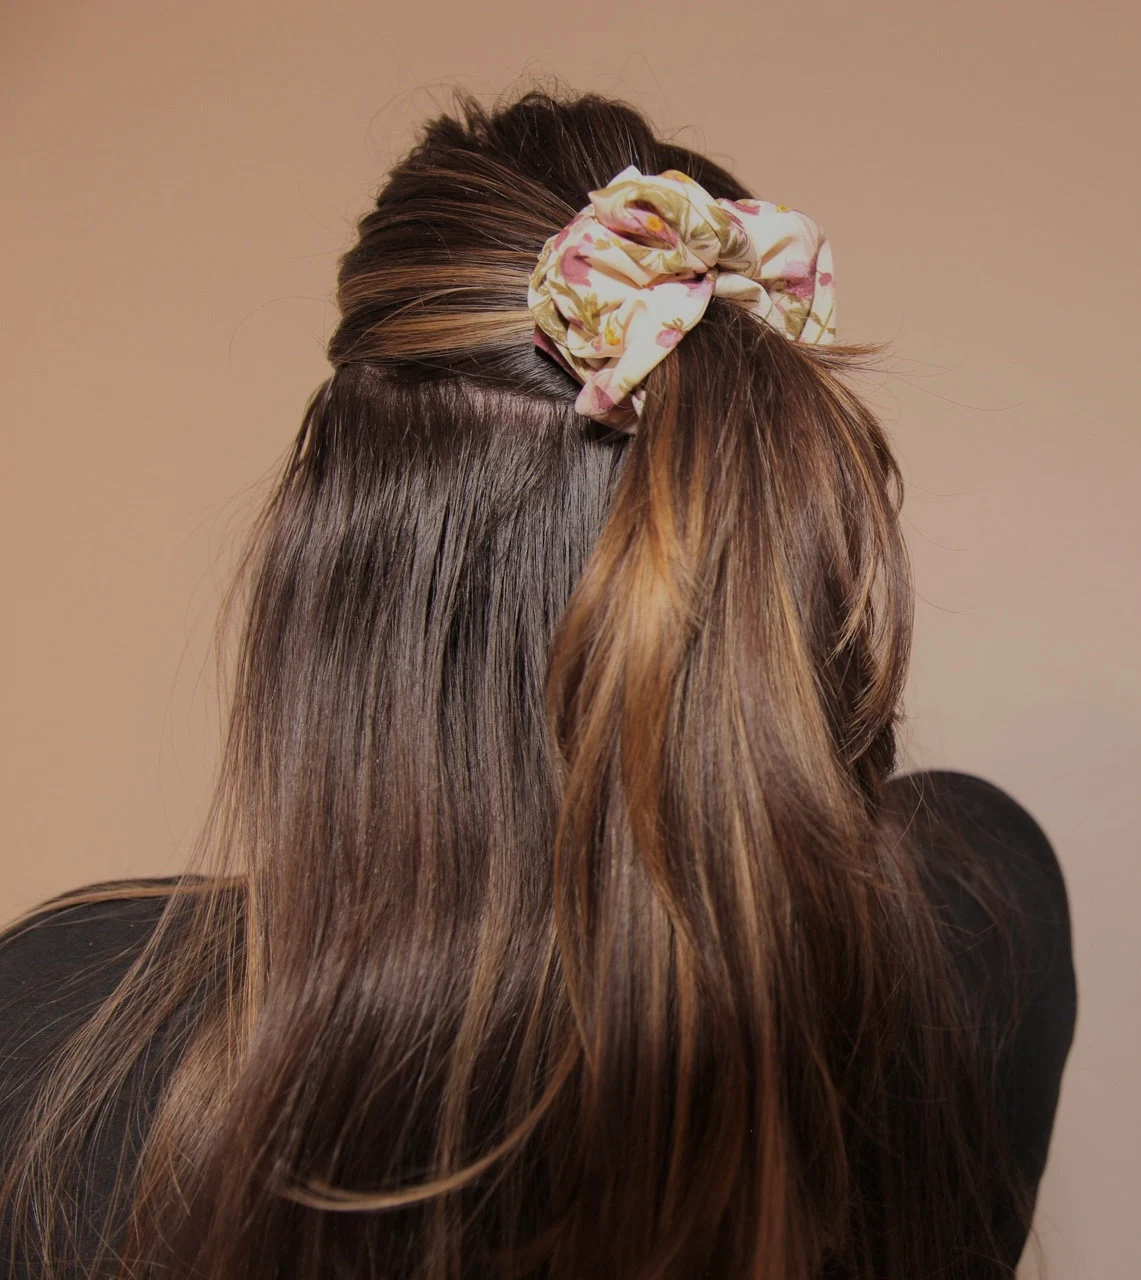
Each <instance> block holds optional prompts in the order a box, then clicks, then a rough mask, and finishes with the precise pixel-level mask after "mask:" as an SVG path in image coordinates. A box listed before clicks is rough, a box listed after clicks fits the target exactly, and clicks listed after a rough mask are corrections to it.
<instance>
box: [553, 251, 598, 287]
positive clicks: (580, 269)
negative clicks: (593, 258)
mask: <svg viewBox="0 0 1141 1280" xmlns="http://www.w3.org/2000/svg"><path fill="white" fill-rule="evenodd" d="M559 266H560V267H561V269H562V273H563V279H564V280H565V281H566V282H567V284H589V283H590V270H591V267H590V260H589V259H588V258H586V257H584V256H583V253H582V250H581V249H580V248H579V247H578V245H577V244H572V245H571V247H570V248H569V249H567V250H566V251H565V252H564V253H563V256H562V258H560V260H559Z"/></svg>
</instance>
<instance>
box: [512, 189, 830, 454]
mask: <svg viewBox="0 0 1141 1280" xmlns="http://www.w3.org/2000/svg"><path fill="white" fill-rule="evenodd" d="M714 296H716V297H719V298H725V299H726V300H728V301H730V302H733V303H735V304H737V305H738V306H742V307H745V308H746V309H747V310H749V311H751V312H753V314H755V315H757V316H758V317H759V318H760V319H762V320H764V321H766V322H767V323H769V324H771V325H772V326H773V327H774V328H776V329H777V330H778V331H779V332H780V333H782V334H784V335H785V337H787V338H790V339H792V340H795V341H800V342H813V343H827V342H831V341H832V340H833V338H834V337H835V333H836V329H835V324H834V319H833V317H834V312H835V303H834V300H833V280H832V251H831V248H830V246H829V244H828V241H827V240H826V239H825V238H824V235H823V233H822V232H821V230H820V228H819V227H818V226H817V225H816V224H815V223H814V222H813V221H812V219H811V218H809V217H807V216H806V215H805V214H803V213H798V212H797V211H796V210H795V209H789V208H787V207H785V206H784V205H776V204H771V203H769V202H768V201H767V200H715V199H714V198H713V197H712V196H711V195H710V194H709V192H708V191H706V190H705V188H704V187H702V186H701V185H700V184H699V183H697V182H695V181H694V180H693V179H692V178H690V177H687V176H686V175H685V174H684V173H679V172H678V171H677V170H676V169H667V170H666V171H665V172H664V173H660V174H657V175H646V174H642V173H641V172H639V170H638V169H637V168H635V166H634V165H630V166H628V167H627V168H625V169H623V170H622V172H621V173H619V174H617V175H616V176H615V177H614V178H612V179H611V181H610V182H609V183H608V184H607V185H606V186H605V187H602V188H601V189H600V190H598V191H592V192H590V204H588V205H587V206H586V207H585V208H584V209H581V210H580V211H579V212H578V213H577V214H575V216H574V217H573V218H572V219H571V220H570V222H569V223H567V225H566V226H565V227H563V229H562V230H561V231H559V232H558V233H557V234H556V235H553V236H551V238H550V239H549V240H548V241H547V242H546V244H545V245H544V246H543V248H542V251H541V252H540V254H539V260H538V262H537V264H536V266H535V270H534V271H533V273H532V275H531V281H530V287H529V288H528V290H527V306H528V307H529V309H530V311H531V313H532V315H533V316H534V317H535V345H536V346H538V347H541V348H542V349H543V350H545V351H547V352H548V353H549V354H551V355H552V356H554V357H555V358H556V359H557V360H559V362H560V363H561V364H563V365H564V366H565V367H566V368H567V369H568V370H569V371H570V372H571V373H572V374H573V375H574V376H575V377H577V378H578V379H579V380H580V381H581V382H582V383H583V388H582V390H581V391H580V392H579V395H578V398H577V399H576V401H575V410H576V411H577V412H578V413H580V414H582V415H584V416H585V417H588V418H593V419H595V420H596V421H598V422H603V423H606V424H607V425H608V426H615V427H619V428H621V429H623V430H627V431H632V430H633V429H634V427H635V426H636V424H637V417H638V415H639V414H641V412H642V402H643V400H644V397H645V393H644V391H643V390H642V389H641V383H642V381H643V380H644V379H645V377H646V375H647V374H648V373H649V372H650V370H651V369H653V368H654V366H655V365H656V364H658V362H659V361H661V360H664V359H665V357H666V356H667V355H668V354H669V352H670V351H671V350H672V349H673V348H674V347H675V346H677V344H678V343H679V342H680V341H681V339H682V338H683V337H684V336H685V334H686V333H688V332H689V330H690V329H692V328H693V327H694V325H696V324H697V322H698V321H699V320H700V319H701V317H702V316H703V315H704V314H705V309H706V307H707V306H708V305H709V300H710V298H711V297H714Z"/></svg>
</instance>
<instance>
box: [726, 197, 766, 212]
mask: <svg viewBox="0 0 1141 1280" xmlns="http://www.w3.org/2000/svg"><path fill="white" fill-rule="evenodd" d="M725 203H726V204H731V205H732V206H733V208H734V209H740V210H741V212H742V213H760V211H761V202H760V201H759V200H726V202H725Z"/></svg>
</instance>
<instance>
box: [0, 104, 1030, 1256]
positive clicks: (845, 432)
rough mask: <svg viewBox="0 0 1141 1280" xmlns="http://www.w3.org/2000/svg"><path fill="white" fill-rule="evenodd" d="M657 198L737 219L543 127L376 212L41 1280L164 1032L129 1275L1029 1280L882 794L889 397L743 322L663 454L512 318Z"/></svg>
mask: <svg viewBox="0 0 1141 1280" xmlns="http://www.w3.org/2000/svg"><path fill="white" fill-rule="evenodd" d="M629 164H635V165H637V166H638V167H639V168H640V169H642V170H643V171H644V172H648V173H657V172H661V171H662V170H664V169H668V168H676V169H680V170H682V171H684V172H685V173H687V174H689V175H690V176H692V177H693V178H695V179H696V180H697V181H698V182H700V183H701V184H702V185H703V186H705V187H706V188H707V189H708V190H709V191H710V192H711V193H712V194H713V195H714V196H718V197H729V198H739V197H742V196H745V195H747V194H751V193H750V192H749V191H747V189H746V188H745V187H743V186H742V185H741V184H740V183H739V182H738V181H737V180H736V179H734V178H733V177H732V176H731V175H729V174H728V173H726V172H725V171H724V170H723V169H721V168H719V167H718V166H716V165H714V164H712V163H711V162H709V161H708V160H706V159H704V158H703V157H701V156H699V155H696V154H694V153H692V152H689V151H686V150H684V149H682V148H679V147H677V146H673V145H670V144H668V143H666V142H663V141H662V140H660V139H658V138H657V137H656V136H655V135H654V133H653V132H652V130H651V128H650V127H649V125H648V124H647V122H646V121H645V120H644V119H643V117H642V116H641V115H640V114H638V113H637V112H636V111H634V110H632V109H631V108H629V107H627V106H624V105H622V104H620V103H615V102H611V101H608V100H605V99H601V98H598V97H584V98H577V99H576V98H563V99H560V98H556V97H552V96H548V95H545V94H540V93H531V94H528V95H526V96H524V97H523V98H522V99H520V100H518V101H516V102H513V103H511V104H509V105H507V106H505V107H502V108H501V109H499V110H497V111H495V112H493V113H487V112H485V111H484V110H482V109H481V108H480V107H479V106H478V105H476V103H475V102H474V101H472V100H471V99H466V98H463V99H461V100H460V104H459V107H458V109H457V112H456V114H455V115H445V116H442V117H441V118H439V119H437V120H435V121H433V122H432V123H430V124H429V125H428V126H427V127H426V128H425V130H424V132H423V136H422V139H421V141H420V143H419V144H418V145H417V147H416V148H415V150H414V151H413V152H412V153H411V154H410V155H409V156H408V157H407V158H406V159H405V160H404V161H402V162H401V163H400V164H399V165H397V166H396V168H395V169H394V170H393V172H392V173H391V174H390V175H389V177H388V179H387V181H386V183H385V185H384V187H383V188H382V190H381V192H380V194H379V197H378V199H377V203H376V207H375V209H373V210H372V211H370V212H369V213H368V214H367V215H366V216H365V217H363V218H362V219H361V221H360V224H359V238H358V241H357V243H356V244H355V245H354V247H353V248H352V249H350V250H349V252H348V253H346V255H345V256H344V258H343V260H342V263H341V269H340V274H339V281H338V301H339V304H340V308H341V313H342V319H341V322H340V325H339V327H338V329H337V331H336V333H335V334H334V335H333V338H332V340H331V342H330V347H329V354H330V359H331V362H332V364H333V366H334V373H333V375H332V377H331V378H330V379H329V380H328V381H327V382H326V383H325V384H324V385H323V386H322V387H321V388H319V389H318V391H317V392H316V393H315V395H314V396H313V398H312V400H311V402H310V404H309V407H308V409H307V412H306V414H305V419H304V423H303V425H302V429H301V432H300V434H299V436H298V438H297V441H296V444H295V447H294V449H293V450H292V453H291V455H290V457H289V458H288V460H287V463H286V466H285V468H284V470H283V473H282V475H281V478H280V483H279V484H278V486H277V487H276V489H275V491H274V493H273V494H272V496H271V498H270V500H269V502H268V503H267V504H266V507H265V510H264V512H263V514H262V517H261V519H260V521H259V523H258V525H257V528H256V530H255V533H254V537H253V539H252V541H251V544H250V549H249V552H248V555H247V558H246V561H245V565H244V574H243V576H242V577H241V578H240V580H239V582H240V586H239V587H236V588H235V597H234V599H235V600H238V599H240V601H241V607H242V615H241V616H242V618H243V632H242V636H241V645H240V649H239V663H238V668H237V672H236V679H235V686H234V699H233V711H232V718H231V723H230V730H229V736H228V741H227V745H226V752H225V756H224V760H223V765H222V770H221V775H220V779H219V786H218V790H217V794H216V797H215V801H214V806H213V809H212V811H211V815H210V820H209V822H208V823H207V825H206V827H205V829H204V831H203V836H202V840H201V850H200V854H201V857H200V865H201V867H203V868H206V869H208V870H210V871H211V872H212V874H213V878H212V879H209V880H206V881H204V882H195V881H189V880H188V881H187V885H186V887H185V890H184V891H183V892H181V893H179V894H176V895H175V896H174V898H173V899H172V901H171V905H170V907H169V909H168V910H167V912H166V915H165V916H164V920H163V923H162V924H161V925H160V928H159V930H158V932H157V933H156V934H155V936H154V938H153V939H152V940H151V943H150V944H149V945H148V947H147V949H146V951H145V952H144V954H143V955H142V957H141V959H140V960H139V962H138V963H137V964H136V965H135V966H134V968H133V969H132V971H131V973H130V974H129V975H128V978H127V979H126V981H125V982H124V984H123V985H122V987H121V988H120V989H119V991H118V992H117V993H116V996H115V997H114V999H113V1000H112V1001H111V1002H109V1003H108V1004H107V1005H106V1006H104V1007H103V1008H102V1009H101V1010H100V1011H99V1012H98V1014H97V1015H96V1016H95V1017H94V1018H93V1020H92V1022H91V1023H90V1024H89V1025H88V1027H87V1028H86V1029H85V1030H84V1031H83V1032H82V1033H81V1034H80V1036H79V1037H77V1039H76V1040H75V1042H74V1043H73V1045H72V1047H71V1049H70V1051H69V1054H68V1056H67V1057H66V1059H65V1060H64V1061H63V1062H62V1063H61V1065H60V1066H59V1067H58V1068H57V1070H56V1071H55V1073H54V1075H53V1077H52V1080H51V1081H50V1083H49V1086H48V1087H47V1088H46V1090H45V1091H44V1094H43V1096H42V1098H41V1100H40V1105H39V1107H38V1109H37V1112H36V1114H35V1116H34V1117H33V1118H32V1122H31V1123H30V1125H29V1131H28V1135H27V1147H26V1150H25V1153H24V1159H23V1160H22V1162H21V1164H20V1166H19V1169H18V1171H16V1172H14V1173H12V1174H10V1176H9V1178H8V1181H7V1184H6V1196H7V1204H8V1206H9V1209H10V1211H11V1212H12V1213H13V1214H14V1216H15V1218H16V1220H17V1221H18V1222H21V1223H23V1224H24V1228H25V1234H24V1237H23V1239H24V1245H23V1246H22V1247H24V1248H25V1249H26V1251H27V1252H28V1253H29V1254H30V1255H32V1256H37V1257H38V1258H39V1259H40V1261H39V1263H38V1265H39V1268H40V1269H39V1271H38V1274H41V1275H63V1274H65V1269H66V1265H67V1258H68V1238H67V1230H66V1224H67V1222H68V1208H67V1204H66V1202H65V1201H61V1199H60V1196H59V1189H60V1188H61V1187H62V1186H63V1185H64V1180H65V1177H66V1174H65V1172H64V1170H65V1169H66V1168H67V1167H68V1163H69V1161H74V1160H77V1159H79V1158H80V1156H81V1153H82V1148H83V1143H84V1141H85V1135H87V1134H89V1133H90V1132H91V1129H92V1126H94V1125H97V1124H98V1123H99V1122H100V1117H101V1116H105V1115H106V1108H107V1107H108V1106H109V1105H110V1102H111V1100H113V1098H114V1096H115V1093H116V1092H117V1090H118V1089H119V1088H120V1087H122V1085H123V1083H124V1081H126V1080H127V1079H128V1077H129V1074H130V1072H131V1070H132V1069H133V1067H134V1065H135V1064H136V1063H137V1062H138V1060H139V1059H140V1056H141V1055H142V1054H143V1053H144V1051H145V1049H146V1046H147V1045H148V1044H150V1043H151V1042H152V1039H153V1037H154V1036H155V1035H156V1033H158V1032H159V1031H160V1030H162V1029H165V1032H166V1034H167V1036H168V1040H169V1042H170V1043H171V1044H172V1045H173V1046H174V1048H175V1049H176V1050H177V1052H173V1051H172V1058H171V1064H172V1065H171V1067H170V1069H169V1071H168V1072H167V1073H166V1075H165V1076H164V1081H163V1092H162V1094H161V1099H160V1105H159V1107H158V1110H157V1114H156V1115H155V1116H154V1117H153V1118H152V1119H151V1120H150V1122H149V1123H148V1125H147V1128H146V1143H145V1148H144V1149H143V1151H142V1154H141V1157H140V1158H139V1159H137V1160H135V1159H134V1158H132V1159H131V1160H129V1161H125V1162H124V1166H123V1179H122V1186H121V1200H122V1204H123V1206H124V1210H123V1214H122V1216H121V1218H119V1219H116V1220H115V1222H114V1223H113V1224H111V1225H110V1226H109V1228H108V1237H109V1243H110V1244H111V1245H113V1247H114V1253H116V1254H117V1255H118V1258H119V1261H118V1262H117V1263H115V1264H114V1265H112V1261H113V1259H112V1257H111V1254H110V1253H108V1255H107V1257H106V1258H105V1260H104V1261H105V1262H106V1263H107V1264H108V1265H109V1266H110V1267H111V1274H121V1275H123V1276H129V1277H142V1276H151V1275H159V1274H161V1275H163V1276H165V1277H171V1278H185V1280H189V1278H190V1277H209V1278H210V1280H223V1278H226V1280H230V1278H232V1277H236V1276H242V1277H250V1278H261V1277H264V1278H265V1280H269V1277H274V1278H275V1280H281V1278H282V1277H297V1278H298V1280H300V1278H302V1277H305V1278H312V1280H316V1278H317V1277H329V1276H353V1277H359V1276H375V1277H385V1278H386V1280H397V1278H399V1277H407V1278H409V1280H411V1278H412V1277H416V1278H417V1280H460V1278H463V1280H467V1278H468V1277H471V1278H473V1280H474V1278H475V1277H496V1278H502V1280H507V1278H509V1277H510V1278H514V1277H523V1276H545V1277H550V1278H552V1280H584V1278H585V1277H595V1276H606V1277H608V1278H611V1280H633V1278H634V1277H639V1278H642V1277H655V1278H661V1280H672V1278H676V1280H692V1278H693V1277H698V1276H710V1277H718V1278H721V1277H755V1278H757V1280H761V1278H762V1277H763V1280H809V1278H819V1280H823V1278H825V1277H829V1278H832V1280H839V1278H840V1277H852V1278H855V1277H861V1278H864V1277H882V1278H883V1280H918V1278H919V1277H924V1276H934V1275H939V1276H940V1277H943V1278H944V1280H953V1278H954V1280H966V1278H967V1277H971V1278H975V1277H992V1276H993V1277H997V1276H1008V1275H1010V1274H1011V1270H1010V1267H1009V1265H1008V1263H1005V1262H1003V1261H1002V1260H1000V1258H999V1257H998V1256H997V1254H998V1251H999V1245H998V1243H997V1241H996V1239H995V1236H994V1230H993V1228H994V1225H995V1223H996V1221H997V1220H998V1217H999V1215H1000V1213H1009V1212H1011V1206H1012V1205H1013V1206H1014V1209H1013V1211H1014V1212H1015V1213H1016V1214H1017V1213H1018V1212H1023V1213H1024V1212H1025V1206H1024V1204H1023V1200H1022V1198H1021V1193H1020V1190H1019V1188H1018V1186H1017V1183H1016V1180H1015V1179H1014V1176H1013V1174H1012V1173H1011V1172H1010V1171H1009V1170H1010V1165H1009V1162H1008V1157H1007V1153H1006V1152H1005V1149H1004V1146H1003V1142H1002V1138H1001V1135H1000V1133H999V1132H998V1130H997V1129H996V1127H995V1125H994V1122H993V1116H992V1114H991V1112H992V1105H991V1101H990V1098H991V1089H992V1085H991V1082H989V1081H988V1080H987V1079H986V1078H985V1073H984V1072H983V1070H982V1068H981V1067H980V1056H979V1053H978V1046H977V1044H975V1043H974V1041H973V1040H972V1038H971V1036H970V1034H969V1030H968V1029H967V1027H966V1021H965V1011H964V1007H963V1003H962V1000H961V998H960V992H959V987H958V985H957V982H956V978H955V975H954V972H953V969H952V965H951V962H950V958H949V953H948V947H947V941H946V938H945V936H944V934H943V932H942V930H941V926H940V922H939V920H938V919H937V917H936V915H935V913H934V911H933V908H932V907H931V905H930V902H929V899H928V896H927V894H926V893H925V891H924V889H925V886H924V883H923V877H922V873H921V868H920V866H919V865H918V862H917V859H916V855H915V853H914V851H913V850H912V848H911V845H910V843H909V841H908V839H907V838H906V831H905V821H906V815H901V814H900V813H898V812H895V811H894V810H893V808H892V806H891V805H889V804H888V803H887V801H886V792H885V782H886V780H887V778H888V776H889V774H890V773H891V771H892V769H893V767H894V763H895V730H896V727H897V723H898V719H899V714H900V712H899V707H900V699H901V694H902V689H903V682H904V678H905V674H906V668H907V660H908V652H909V641H910V627H911V607H912V597H911V587H910V581H909V575H908V566H907V559H906V554H905V550H904V545H903V541H902V537H901V533H900V529H899V522H898V515H899V506H900V502H901V499H902V486H901V483H900V476H899V472H898V470H897V467H896V464H895V461H894V459H893V457H892V454H891V451H890V448H889V445H888V442H887V440H886V439H885V437H884V434H883V432H882V430H881V428H880V426H879V425H878V423H877V422H876V420H875V418H874V417H873V416H872V415H871V413H870V412H869V411H868V409H867V408H866V407H865V405H864V404H863V403H862V401H861V400H860V398H859V397H858V396H857V395H856V394H855V393H854V392H853V390H852V389H851V385H850V380H848V379H846V378H845V374H846V373H847V371H848V370H849V369H850V368H852V367H853V366H855V365H858V364H859V362H860V361H861V359H862V357H863V356H864V355H865V354H866V353H864V352H862V351H861V350H859V349H853V348H832V349H825V348H807V347H802V346H800V345H799V344H796V343H793V342H790V341H788V340H786V339H785V338H784V337H783V336H782V335H780V334H778V333H776V332H775V331H773V330H771V329H769V328H768V327H766V326H765V325H763V324H761V323H760V322H758V321H756V320H755V319H754V318H752V317H751V316H749V315H747V314H745V313H744V312H743V311H741V310H740V309H737V308H734V307H732V306H731V305H729V304H726V303H723V302H721V301H717V300H715V301H714V302H713V303H712V304H711V306H710V308H709V311H708V313H707V315H706V318H705V319H704V320H703V321H702V323H701V324H700V325H698V326H697V328H696V329H695V330H694V331H693V332H691V333H690V334H689V335H688V336H687V337H686V339H685V340H684V341H683V342H682V343H681V344H680V345H679V346H678V348H677V349H676V351H674V352H673V353H671V355H670V357H669V358H668V359H667V360H665V361H664V362H663V363H662V364H661V365H659V366H658V367H657V368H656V369H655V370H654V371H653V373H652V374H651V375H650V377H649V379H648V381H647V385H646V405H645V412H644V415H643V417H642V419H641V421H640V424H639V429H638V433H637V435H636V436H634V437H633V438H631V437H627V436H623V435H620V434H618V433H614V432H610V431H607V430H605V429H604V428H601V427H599V426H597V425H596V424H594V423H591V422H587V421H585V420H583V419H580V418H578V417H577V416H576V415H575V414H574V412H573V409H572V404H573V400H574V396H575V393H576V391H577V386H576V384H575V383H574V382H573V381H572V380H571V379H570V378H569V377H568V376H567V375H566V374H565V373H564V372H563V371H562V370H561V369H560V368H558V367H557V366H556V365H555V364H554V363H553V362H552V361H550V360H549V359H548V358H547V357H546V356H544V355H543V354H542V353H540V352H539V351H537V350H536V349H535V347H534V345H533V342H532V336H533V326H532V322H531V318H530V315H529V313H528V312H527V309H526V305H525V303H526V288H527V281H528V277H529V274H530V271H531V269H532V267H533V265H534V263H535V260H536V257H537V255H538V252H539V250H540V249H541V247H542V245H543V243H544V241H545V240H546V239H547V238H548V237H549V236H551V235H552V234H554V233H555V232H556V231H558V230H559V228H560V227H561V226H562V225H563V224H564V223H565V222H566V221H567V220H568V219H569V218H570V217H571V216H572V215H573V214H574V213H575V212H576V211H577V210H578V209H579V208H580V207H582V206H583V205H584V204H585V203H586V200H587V198H588V195H587V193H588V192H589V191H590V190H591V189H592V188H594V187H598V186H601V185H604V184H605V183H606V182H607V181H608V180H609V179H610V178H611V177H612V176H613V175H614V174H615V173H616V172H618V171H619V170H621V169H622V168H624V167H625V166H626V165H629ZM762 194H763V193H762ZM963 859H964V862H963V872H964V875H968V873H969V866H968V862H969V851H967V850H964V851H963ZM980 876H981V871H980ZM980 883H981V880H980ZM980 892H982V890H980ZM188 1010H191V1011H192V1016H191V1015H190V1014H188V1012H187V1011H188ZM172 1028H173V1030H172ZM1020 1204H1022V1205H1023V1207H1022V1209H1021V1210H1020V1209H1019V1205H1020Z"/></svg>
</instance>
